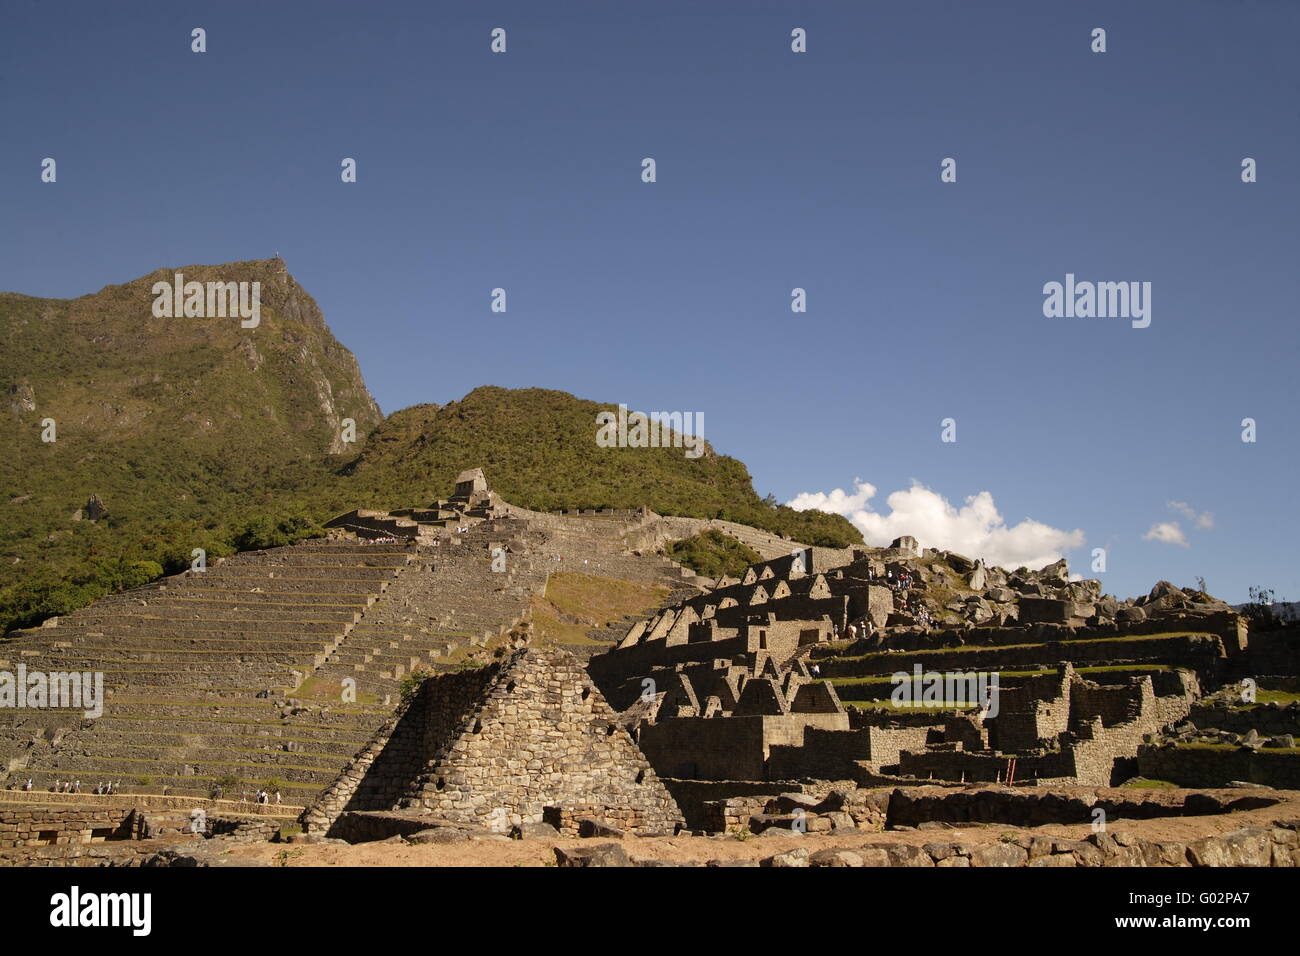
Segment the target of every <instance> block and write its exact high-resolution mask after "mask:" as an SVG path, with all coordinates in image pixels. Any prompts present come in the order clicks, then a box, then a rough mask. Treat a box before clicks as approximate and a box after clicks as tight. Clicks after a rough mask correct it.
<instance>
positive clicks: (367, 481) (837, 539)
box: [345, 386, 862, 547]
mask: <svg viewBox="0 0 1300 956" xmlns="http://www.w3.org/2000/svg"><path fill="white" fill-rule="evenodd" d="M616 410H617V409H616V406H612V405H607V404H601V403H598V402H592V401H585V400H583V399H579V398H574V397H573V396H572V395H570V394H568V393H567V392H558V391H549V390H546V389H540V388H524V389H505V388H498V387H495V386H484V387H481V388H476V389H474V391H472V392H470V393H469V394H468V395H466V396H465V397H464V398H463V399H461V400H460V401H458V402H452V403H451V404H448V405H445V406H442V407H438V406H436V405H416V406H414V407H412V408H407V409H403V410H402V411H400V412H395V413H394V414H392V415H390V416H389V417H388V419H387V420H386V421H385V422H384V423H383V425H381V426H380V427H379V428H378V429H376V430H375V432H374V433H373V434H372V435H371V436H370V439H369V440H368V441H367V443H366V445H365V447H364V448H363V449H362V453H361V455H360V456H359V458H358V459H357V460H356V461H355V462H353V463H352V464H351V465H349V466H348V468H347V469H345V471H346V473H347V475H348V476H349V478H350V479H351V481H352V482H353V488H354V489H355V492H354V493H355V494H356V495H357V496H358V498H361V499H364V500H366V501H369V502H371V503H372V504H373V506H375V507H381V508H386V507H395V506H398V505H409V504H410V503H411V502H412V501H413V500H415V501H426V500H432V499H433V498H437V497H446V496H447V495H449V494H451V490H452V486H453V484H454V483H455V478H456V474H457V473H458V472H459V471H460V470H461V469H463V468H471V467H476V466H481V467H482V468H483V470H484V471H485V472H486V473H487V476H488V480H489V481H490V482H491V483H492V487H493V489H494V490H496V491H497V492H499V493H500V494H501V495H502V497H504V498H505V499H506V500H507V501H510V502H513V503H514V504H518V505H522V506H523V507H526V508H533V509H536V510H539V511H547V510H551V509H553V508H601V507H611V508H634V507H637V506H639V505H646V506H648V507H650V508H651V509H653V510H654V511H657V512H659V513H660V514H670V515H688V516H692V517H703V518H715V517H717V518H726V519H728V520H731V521H739V522H743V523H745V524H750V525H754V526H756V527H760V528H766V529H768V530H770V531H777V532H780V533H782V534H785V535H787V536H788V537H791V538H795V539H797V540H800V541H804V542H806V543H810V544H827V545H830V546H834V547H843V546H845V545H847V544H849V543H861V541H862V537H861V535H860V534H859V533H858V531H857V529H856V528H854V527H853V525H851V524H850V523H849V522H848V521H847V520H845V519H844V518H842V517H840V516H837V515H828V514H825V513H822V512H816V511H804V512H799V511H793V510H791V509H789V508H784V507H777V506H774V505H773V504H771V503H769V502H765V501H763V500H762V499H761V498H759V496H758V495H757V494H756V493H755V491H754V486H753V482H752V480H751V479H750V475H749V471H748V470H747V469H746V468H745V466H744V464H743V463H741V462H739V461H737V460H736V459H734V458H729V457H727V456H725V455H719V454H717V453H716V452H714V450H713V449H712V448H711V447H709V446H708V445H707V443H706V445H705V449H704V453H703V454H702V455H701V456H700V457H698V458H693V459H692V458H687V457H686V456H685V454H683V449H682V448H601V447H599V446H598V445H597V444H596V431H597V424H596V414H597V413H598V412H601V411H611V412H613V411H616ZM413 495H414V497H413Z"/></svg>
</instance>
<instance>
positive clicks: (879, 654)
mask: <svg viewBox="0 0 1300 956" xmlns="http://www.w3.org/2000/svg"><path fill="white" fill-rule="evenodd" d="M1215 636H1216V635H1214V634H1210V633H1207V632H1205V631H1168V632H1164V633H1160V634H1135V635H1132V636H1126V635H1122V634H1121V635H1119V636H1117V637H1084V638H1074V639H1071V640H1069V641H1037V642H1028V643H1025V644H992V645H980V644H955V645H952V646H949V647H927V648H922V649H920V650H915V651H871V652H869V653H866V654H844V655H838V654H837V655H833V656H828V657H823V658H820V660H823V661H825V660H834V661H867V660H883V659H887V658H898V657H920V656H923V655H926V654H951V653H952V652H954V651H960V652H962V653H972V654H975V653H999V652H1002V651H1010V650H1016V649H1022V648H1029V647H1047V646H1049V644H1066V643H1068V644H1107V643H1117V642H1118V643H1127V642H1130V641H1151V640H1163V639H1168V638H1177V637H1215Z"/></svg>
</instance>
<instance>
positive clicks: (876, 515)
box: [787, 478, 1084, 568]
mask: <svg viewBox="0 0 1300 956" xmlns="http://www.w3.org/2000/svg"><path fill="white" fill-rule="evenodd" d="M875 496H876V487H875V485H872V484H869V483H868V482H865V481H863V480H862V479H860V478H855V479H853V490H852V491H845V490H844V489H842V488H836V489H835V490H834V491H830V492H821V491H806V492H803V493H802V494H799V495H796V496H795V497H794V499H793V500H791V501H789V502H787V504H789V506H790V507H791V508H795V509H797V510H800V511H802V510H805V509H808V508H818V509H820V510H822V511H829V512H831V513H832V514H839V515H844V517H846V518H848V519H849V520H850V521H851V522H853V524H854V525H856V526H857V528H858V530H860V531H861V532H862V537H863V539H864V540H865V541H866V542H867V544H869V545H871V546H872V547H886V546H888V544H889V543H890V542H891V541H893V540H894V539H895V538H899V537H902V536H903V535H908V534H910V535H912V536H913V537H914V538H916V540H917V541H919V542H920V543H921V546H922V547H926V548H939V549H941V550H944V551H956V552H957V553H959V554H964V555H966V556H967V557H971V558H983V559H984V560H985V561H986V562H987V563H989V564H995V565H999V566H1001V567H1005V568H1018V567H1020V566H1022V565H1023V566H1025V567H1028V568H1041V567H1043V566H1044V565H1047V564H1051V563H1052V562H1053V561H1057V560H1059V559H1060V558H1061V556H1062V554H1064V552H1066V551H1069V550H1071V549H1073V548H1078V547H1082V546H1083V541H1084V536H1083V532H1082V531H1080V530H1078V529H1075V530H1074V531H1062V530H1060V529H1059V528H1053V527H1050V526H1049V525H1045V524H1043V523H1042V522H1041V521H1034V520H1033V519H1031V518H1026V519H1024V520H1023V521H1021V522H1020V523H1019V524H1016V525H1011V526H1008V525H1007V523H1006V521H1005V520H1003V518H1002V515H1001V514H999V513H998V509H997V507H996V506H995V505H994V504H993V496H992V495H991V494H989V492H987V491H981V492H980V493H979V494H975V495H971V496H970V497H969V498H967V499H966V503H965V504H964V505H962V506H961V507H960V508H957V507H954V506H953V505H951V504H950V503H949V502H948V501H947V499H945V498H944V497H943V496H942V495H940V494H938V493H937V492H934V491H931V490H930V489H929V488H926V487H925V486H924V485H922V484H919V483H915V482H914V483H913V484H912V487H910V488H908V489H907V490H905V491H895V492H894V493H892V494H891V495H890V496H889V497H888V498H886V499H885V504H886V505H888V507H889V511H888V512H887V513H881V512H877V511H873V510H872V508H871V504H870V502H871V499H872V498H874V497H875Z"/></svg>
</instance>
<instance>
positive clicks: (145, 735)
mask: <svg viewBox="0 0 1300 956" xmlns="http://www.w3.org/2000/svg"><path fill="white" fill-rule="evenodd" d="M413 560H414V554H413V553H412V551H411V550H410V549H407V548H403V547H398V546H384V545H372V544H364V543H359V542H356V541H312V542H307V543H303V544H300V545H296V546H293V547H288V548H278V549H275V550H272V551H259V552H249V553H245V554H240V555H237V556H234V557H232V558H229V559H225V560H221V561H217V562H214V563H213V565H211V566H210V567H209V568H208V570H207V571H204V572H193V571H191V572H186V573H184V574H181V575H177V576H175V577H171V578H167V579H165V580H164V581H163V582H161V583H160V584H156V585H152V586H149V587H145V588H139V589H136V590H133V591H129V592H125V593H123V594H119V595H115V596H113V597H110V598H107V599H105V600H101V601H97V602H96V603H95V604H94V605H92V606H91V607H89V608H86V609H84V610H82V611H79V612H77V613H75V614H72V615H69V616H67V617H65V618H63V619H61V620H57V621H55V622H53V626H50V625H51V622H47V626H44V627H40V628H35V629H32V630H28V631H22V632H17V633H15V634H14V635H12V637H11V638H10V639H9V640H7V641H6V642H5V643H4V644H3V645H0V666H3V667H4V668H5V669H8V670H11V671H13V670H15V669H16V668H17V667H18V665H19V664H20V663H21V664H25V665H26V667H27V669H28V671H29V672H31V671H36V670H40V671H45V672H67V671H92V672H102V673H103V675H104V683H105V690H106V691H107V692H108V701H107V702H106V705H105V709H104V714H103V716H101V717H99V718H98V719H94V720H90V719H86V718H84V717H83V716H82V714H81V712H79V711H67V710H64V711H30V710H10V711H5V712H3V713H0V746H3V749H4V758H5V759H6V769H7V770H8V771H9V772H10V783H11V784H12V783H14V782H16V781H18V780H20V779H21V780H24V781H25V780H26V779H27V778H31V779H32V780H33V785H34V788H35V789H38V790H46V789H49V788H50V787H52V786H53V785H54V783H55V781H56V780H59V781H67V780H68V779H79V780H80V781H81V785H82V790H83V792H84V791H86V790H89V789H91V788H93V787H94V786H95V785H96V783H98V782H99V781H101V780H104V781H108V780H112V781H115V782H120V785H121V787H122V788H123V789H124V790H130V789H135V790H138V791H159V790H162V789H164V788H170V789H171V790H172V791H173V792H182V791H183V792H186V793H192V794H195V795H199V794H206V793H208V791H209V790H210V789H211V788H212V786H213V784H214V783H215V782H216V781H218V780H220V779H222V778H237V779H238V780H239V781H240V782H241V783H242V784H245V785H248V786H249V787H250V788H255V787H256V786H257V785H258V784H260V783H262V782H264V781H269V780H278V781H279V782H280V784H281V786H280V789H282V790H283V791H284V794H283V796H284V797H285V798H287V802H289V803H294V804H296V803H299V802H300V801H302V800H304V799H305V798H307V797H308V796H310V795H311V794H313V793H314V792H315V791H316V790H317V789H319V788H320V787H321V786H323V785H324V784H325V783H328V781H329V780H330V779H332V777H333V775H334V774H335V773H336V772H337V769H338V766H339V765H340V763H341V762H342V761H344V760H346V759H347V757H348V755H349V754H351V753H352V752H353V751H354V750H355V747H356V743H357V741H358V739H360V740H364V739H365V737H366V736H367V735H368V733H369V732H370V730H371V729H372V724H374V723H375V722H376V721H377V720H381V719H382V715H380V714H378V713H374V712H373V711H375V708H366V707H363V706H357V707H353V708H344V707H338V708H333V709H332V710H330V711H328V712H322V713H319V714H316V715H314V717H312V718H311V719H299V720H296V721H294V722H293V724H292V725H290V724H289V723H288V722H287V717H288V716H290V715H291V714H292V708H289V707H287V704H286V700H285V698H286V697H287V696H288V694H289V693H290V692H291V691H292V690H293V689H294V688H295V687H297V685H298V684H299V682H300V681H301V679H302V677H303V676H304V675H306V674H309V673H311V672H312V671H313V670H315V668H317V667H318V666H320V665H321V664H323V663H324V662H325V661H326V660H327V659H328V657H329V656H330V655H331V654H334V653H335V652H336V651H337V648H338V647H339V646H340V645H341V644H342V643H343V642H344V641H345V639H346V638H347V637H348V635H349V633H350V632H351V630H352V629H353V628H354V627H355V626H356V625H357V623H358V622H359V621H360V620H361V619H362V618H363V616H364V614H365V612H366V610H367V609H368V608H369V607H370V606H371V605H373V604H374V603H375V602H376V601H378V600H379V599H380V598H381V596H382V595H383V594H384V592H385V590H386V589H387V588H388V587H389V586H390V585H391V584H393V583H394V582H395V581H396V580H398V578H399V577H400V576H401V575H402V574H403V573H404V572H405V571H406V570H407V569H408V565H410V564H411V562H412V561H413ZM368 711H371V712H368ZM295 798H296V799H295Z"/></svg>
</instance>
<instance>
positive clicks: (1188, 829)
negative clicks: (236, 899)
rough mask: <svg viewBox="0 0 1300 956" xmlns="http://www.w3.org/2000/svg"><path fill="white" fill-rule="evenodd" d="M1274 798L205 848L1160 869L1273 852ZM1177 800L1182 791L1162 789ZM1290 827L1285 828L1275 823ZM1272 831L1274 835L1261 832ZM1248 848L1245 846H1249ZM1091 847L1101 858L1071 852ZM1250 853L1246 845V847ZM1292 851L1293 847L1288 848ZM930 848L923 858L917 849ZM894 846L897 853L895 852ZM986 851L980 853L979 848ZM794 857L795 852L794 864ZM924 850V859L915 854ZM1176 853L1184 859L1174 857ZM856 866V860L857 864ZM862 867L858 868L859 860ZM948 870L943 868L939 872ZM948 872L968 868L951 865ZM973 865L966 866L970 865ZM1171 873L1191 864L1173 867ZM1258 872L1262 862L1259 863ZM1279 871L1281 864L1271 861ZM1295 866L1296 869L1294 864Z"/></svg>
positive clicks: (368, 859)
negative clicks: (1046, 818)
mask: <svg viewBox="0 0 1300 956" xmlns="http://www.w3.org/2000/svg"><path fill="white" fill-rule="evenodd" d="M1261 792H1262V793H1266V794H1267V795H1268V796H1270V797H1272V798H1274V799H1276V800H1278V803H1276V804H1274V805H1273V806H1269V807H1264V808H1261V809H1257V810H1245V811H1238V812H1234V813H1228V814H1220V815H1208V816H1190V817H1157V818H1153V819H1147V820H1120V821H1116V822H1114V823H1113V824H1112V825H1111V826H1110V827H1108V828H1107V832H1106V833H1105V834H1094V833H1093V831H1092V826H1091V824H1088V823H1079V824H1049V825H1044V826H1038V827H1014V826H1008V825H1005V824H1000V823H994V824H960V825H947V824H937V823H936V824H923V825H922V828H918V829H914V830H889V831H884V832H876V833H871V832H865V831H862V830H855V831H846V832H843V833H828V834H811V833H810V834H802V835H796V834H793V833H786V832H783V831H767V832H766V833H765V835H763V836H752V835H750V836H747V837H745V838H743V839H741V838H737V837H736V836H732V835H725V836H676V837H650V838H636V837H626V838H624V839H622V840H618V841H609V840H607V839H602V838H594V839H587V840H583V839H554V838H552V839H529V840H510V839H506V838H499V839H484V840H471V841H462V842H457V843H451V844H425V845H411V844H409V843H407V842H405V841H403V840H401V839H400V838H394V839H392V840H390V841H384V842H381V843H365V844H357V845H351V846H349V845H344V844H335V843H325V844H297V843H293V844H278V843H248V844H240V845H231V846H229V847H227V848H220V847H218V846H215V845H213V844H212V843H211V841H209V845H208V847H205V849H209V848H210V851H211V852H214V853H216V854H219V856H220V858H221V862H222V863H224V864H225V865H251V866H268V865H269V866H555V865H557V850H558V851H560V854H561V855H564V856H570V855H573V854H575V853H577V854H581V853H583V852H589V851H591V850H592V849H593V848H595V847H601V846H608V845H609V844H610V843H611V842H616V843H617V845H618V846H621V847H622V849H623V851H624V852H625V853H626V854H627V856H628V857H629V859H630V860H632V861H636V862H644V863H646V864H647V865H685V866H692V865H694V866H701V865H706V864H710V863H714V861H717V862H716V863H714V865H719V864H721V865H751V866H752V865H761V864H763V863H764V862H765V861H766V865H772V862H771V861H772V858H773V857H783V858H784V860H783V861H782V862H781V863H778V864H777V865H782V863H785V864H786V865H790V864H792V865H796V866H797V865H806V863H802V864H801V863H800V862H799V861H800V860H803V859H805V857H804V854H803V853H799V852H797V851H805V852H806V854H807V858H808V859H811V861H812V862H813V863H814V865H815V864H818V863H820V864H822V865H862V864H866V865H895V866H898V865H911V866H916V865H921V866H926V865H933V863H932V862H926V861H925V860H923V859H922V857H923V856H924V857H926V858H928V859H929V860H931V861H932V860H933V858H934V856H935V855H936V853H938V854H939V855H942V854H943V852H944V851H936V850H935V845H936V844H943V845H949V846H953V847H955V849H953V851H952V853H951V856H953V857H961V856H966V857H968V859H969V860H970V862H973V863H974V865H1001V866H1007V865H1023V862H1022V861H1026V860H1029V861H1032V860H1034V859H1037V858H1038V857H1055V858H1057V859H1054V860H1053V862H1052V863H1050V864H1048V863H1042V864H1035V865H1099V866H1100V865H1112V866H1113V865H1141V864H1142V863H1144V862H1146V863H1148V864H1149V863H1150V861H1151V860H1157V863H1156V865H1160V862H1163V865H1171V862H1170V861H1158V858H1157V857H1156V856H1155V851H1154V850H1147V851H1146V853H1147V854H1148V857H1149V859H1148V860H1143V859H1142V856H1141V853H1140V852H1139V851H1138V850H1136V849H1135V848H1137V847H1139V846H1140V844H1141V843H1145V844H1147V845H1148V846H1150V845H1156V844H1158V845H1161V846H1162V847H1165V848H1170V847H1179V846H1181V847H1195V846H1196V844H1197V843H1198V841H1204V840H1205V839H1206V838H1207V837H1220V836H1224V835H1226V834H1229V833H1232V832H1233V831H1241V830H1243V828H1253V829H1247V831H1246V832H1247V834H1251V835H1253V837H1254V838H1255V839H1256V841H1257V842H1260V841H1262V843H1263V844H1265V845H1266V844H1267V842H1268V838H1267V836H1262V835H1261V834H1267V833H1269V832H1272V833H1289V834H1290V835H1291V837H1292V838H1294V837H1296V836H1297V834H1296V831H1295V829H1294V828H1295V826H1296V825H1297V824H1296V821H1297V820H1300V792H1294V791H1261ZM1165 793H1168V794H1169V795H1170V797H1171V798H1173V797H1174V796H1175V795H1176V793H1177V791H1165ZM1279 823H1288V824H1289V826H1288V827H1283V828H1281V829H1279V828H1277V827H1275V824H1279ZM1259 828H1268V829H1263V830H1261V829H1259ZM1244 842H1245V843H1249V842H1250V841H1249V839H1246V840H1245V841H1244ZM1079 843H1086V844H1088V845H1090V846H1092V847H1095V848H1096V849H1097V850H1098V851H1099V852H1098V853H1097V854H1093V853H1092V851H1090V850H1088V851H1086V852H1078V853H1076V852H1066V851H1073V850H1075V849H1077V844H1079ZM1243 845H1244V844H1243ZM1287 845H1288V846H1289V847H1290V849H1291V851H1294V849H1295V847H1296V843H1295V841H1294V839H1293V840H1292V842H1291V843H1289V844H1287ZM922 847H925V848H926V850H924V851H923V850H921V848H922ZM891 848H894V849H891ZM981 848H983V849H981ZM791 851H796V852H795V853H794V854H793V856H791V855H790V854H791ZM834 851H848V852H849V854H851V855H850V856H847V857H839V860H840V862H838V863H832V862H829V861H828V858H830V857H834V856H835V852H834ZM918 851H920V852H918ZM1174 852H1175V854H1176V853H1177V852H1178V851H1177V850H1176V849H1175V850H1174ZM1065 856H1070V857H1072V858H1074V859H1075V860H1076V862H1071V863H1066V862H1063V861H1062V860H1060V859H1059V858H1061V857H1065ZM1253 856H1258V853H1256V852H1253V851H1250V850H1249V849H1247V850H1245V851H1243V854H1242V855H1241V856H1239V857H1238V858H1229V857H1228V856H1227V855H1226V853H1225V852H1224V851H1223V850H1222V847H1219V846H1210V845H1209V844H1202V847H1201V852H1200V854H1199V856H1198V857H1197V861H1198V862H1201V863H1210V864H1212V865H1241V864H1243V863H1245V864H1249V863H1250V862H1251V861H1252V858H1253ZM855 858H856V859H855ZM858 860H860V861H861V863H859V862H857V861H858ZM941 865H945V864H941ZM946 865H963V864H960V863H948V864H946ZM966 865H969V864H966ZM1172 865H1186V864H1185V863H1173V864H1172ZM1256 865H1258V864H1256ZM1274 865H1277V864H1276V861H1274ZM1292 865H1294V861H1293V862H1292Z"/></svg>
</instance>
